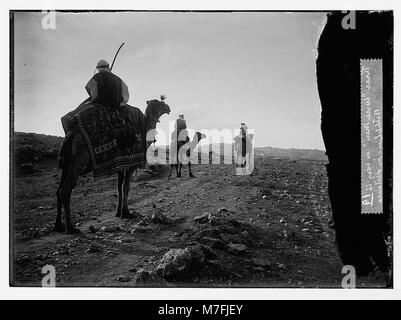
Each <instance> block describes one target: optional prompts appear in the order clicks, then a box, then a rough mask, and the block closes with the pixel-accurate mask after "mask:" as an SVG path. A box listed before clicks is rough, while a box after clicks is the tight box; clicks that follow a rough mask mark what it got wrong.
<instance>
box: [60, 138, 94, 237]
mask: <svg viewBox="0 0 401 320" xmlns="http://www.w3.org/2000/svg"><path fill="white" fill-rule="evenodd" d="M70 161H71V163H70V164H69V167H68V173H67V175H66V177H65V180H64V183H63V184H62V186H61V189H60V191H59V194H60V196H61V201H62V203H63V207H64V213H65V232H66V233H77V232H79V230H78V229H76V228H75V227H73V226H72V225H71V211H70V200H71V193H72V189H73V188H74V185H75V183H76V182H77V180H78V177H79V176H80V175H81V174H82V173H83V172H84V171H85V169H86V168H87V167H88V166H90V156H89V151H88V149H87V147H86V143H85V141H84V139H83V137H82V136H81V135H80V134H76V135H75V136H74V137H73V139H72V142H71V160H70Z"/></svg>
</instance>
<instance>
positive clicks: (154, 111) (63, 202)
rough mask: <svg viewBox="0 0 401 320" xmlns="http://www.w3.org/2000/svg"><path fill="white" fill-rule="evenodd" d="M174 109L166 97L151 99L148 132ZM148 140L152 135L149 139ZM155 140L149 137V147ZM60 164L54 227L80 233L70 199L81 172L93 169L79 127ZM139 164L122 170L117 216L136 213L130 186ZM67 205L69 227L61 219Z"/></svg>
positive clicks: (118, 186) (66, 220) (147, 142)
mask: <svg viewBox="0 0 401 320" xmlns="http://www.w3.org/2000/svg"><path fill="white" fill-rule="evenodd" d="M165 113H166V114H169V113H170V107H169V106H168V105H167V104H166V103H165V102H164V101H163V99H162V101H159V100H156V99H154V100H150V101H147V108H146V111H145V119H146V132H149V130H152V129H155V128H156V124H157V123H158V122H159V118H160V117H161V116H162V115H163V114H165ZM147 140H148V139H147ZM151 143H153V141H146V147H147V148H148V147H149V146H150V144H151ZM60 166H61V169H62V173H61V180H60V184H59V187H58V188H57V218H56V223H55V227H54V231H56V232H62V231H65V232H66V233H67V234H73V233H79V232H80V231H79V229H77V228H75V227H74V226H72V225H71V211H70V199H71V193H72V189H73V187H74V185H75V183H76V182H77V180H78V178H79V176H80V175H82V174H83V173H87V172H90V171H92V168H91V167H92V164H91V158H90V155H89V150H88V148H87V145H86V142H85V140H84V138H83V136H82V135H81V133H80V132H79V130H76V131H75V132H74V133H73V136H72V137H71V138H70V139H69V140H68V142H67V143H66V144H65V146H64V147H63V148H62V149H61V151H60ZM136 170H137V168H136V167H133V168H130V169H128V170H126V171H119V172H118V173H117V174H118V182H117V189H118V206H117V213H116V216H117V217H120V218H132V217H133V215H132V214H130V213H129V210H128V193H129V190H130V180H131V176H132V174H133V173H134V171H136ZM63 207H64V213H65V227H64V226H63V223H62V220H61V213H62V209H63Z"/></svg>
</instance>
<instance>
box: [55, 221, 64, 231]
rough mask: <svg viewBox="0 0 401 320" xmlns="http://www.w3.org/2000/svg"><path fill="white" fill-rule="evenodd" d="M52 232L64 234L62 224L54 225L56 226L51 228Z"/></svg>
mask: <svg viewBox="0 0 401 320" xmlns="http://www.w3.org/2000/svg"><path fill="white" fill-rule="evenodd" d="M53 231H54V232H64V231H65V228H64V226H63V225H62V224H58V223H56V225H55V226H54V228H53Z"/></svg>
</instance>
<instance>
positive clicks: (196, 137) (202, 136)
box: [193, 132, 206, 143]
mask: <svg viewBox="0 0 401 320" xmlns="http://www.w3.org/2000/svg"><path fill="white" fill-rule="evenodd" d="M205 138H206V135H205V134H204V133H201V132H196V133H195V135H194V138H193V141H195V142H196V143H198V142H199V141H201V140H202V139H205Z"/></svg>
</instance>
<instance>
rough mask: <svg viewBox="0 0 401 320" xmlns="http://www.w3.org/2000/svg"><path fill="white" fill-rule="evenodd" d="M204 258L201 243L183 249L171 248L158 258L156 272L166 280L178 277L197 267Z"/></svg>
mask: <svg viewBox="0 0 401 320" xmlns="http://www.w3.org/2000/svg"><path fill="white" fill-rule="evenodd" d="M205 259H206V256H205V253H204V250H203V248H202V246H201V245H199V244H197V245H192V246H189V247H187V248H185V249H171V250H170V251H168V252H166V253H165V255H164V256H163V258H162V259H161V260H160V262H159V264H158V266H157V268H156V274H157V275H158V276H160V277H162V278H165V279H166V280H174V279H180V278H183V277H185V276H186V275H188V273H189V272H190V271H193V270H194V269H195V268H197V267H199V266H200V265H201V264H202V263H203V262H204V261H205Z"/></svg>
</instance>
